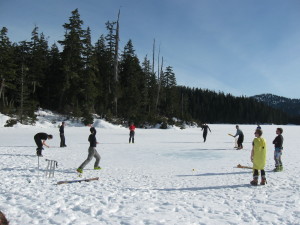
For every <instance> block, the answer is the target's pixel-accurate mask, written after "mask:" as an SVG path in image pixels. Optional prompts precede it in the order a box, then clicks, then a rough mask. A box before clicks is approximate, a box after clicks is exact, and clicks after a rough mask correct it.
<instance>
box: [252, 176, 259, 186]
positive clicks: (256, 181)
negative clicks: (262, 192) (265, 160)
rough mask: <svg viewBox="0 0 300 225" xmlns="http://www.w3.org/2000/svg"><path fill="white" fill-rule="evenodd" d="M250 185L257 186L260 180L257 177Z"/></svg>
mask: <svg viewBox="0 0 300 225" xmlns="http://www.w3.org/2000/svg"><path fill="white" fill-rule="evenodd" d="M250 184H251V185H252V186H257V184H258V178H257V177H253V180H252V181H251V182H250Z"/></svg>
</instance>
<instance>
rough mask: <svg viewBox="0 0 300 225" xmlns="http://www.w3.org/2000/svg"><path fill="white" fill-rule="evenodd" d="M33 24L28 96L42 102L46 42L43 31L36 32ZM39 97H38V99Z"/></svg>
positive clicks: (36, 28)
mask: <svg viewBox="0 0 300 225" xmlns="http://www.w3.org/2000/svg"><path fill="white" fill-rule="evenodd" d="M38 29H39V28H38V27H37V26H35V27H34V29H33V31H32V33H31V34H32V37H31V42H30V52H29V54H30V55H29V58H30V60H29V64H28V78H27V79H28V82H29V83H30V84H31V85H30V88H31V90H32V91H31V94H30V98H31V99H32V100H34V101H36V102H38V101H39V102H44V100H45V98H44V96H45V95H46V91H45V90H44V88H43V87H45V86H47V83H46V82H45V80H46V71H47V68H48V61H47V59H48V42H47V41H46V40H45V36H44V34H43V33H41V34H39V33H38ZM38 97H40V99H38Z"/></svg>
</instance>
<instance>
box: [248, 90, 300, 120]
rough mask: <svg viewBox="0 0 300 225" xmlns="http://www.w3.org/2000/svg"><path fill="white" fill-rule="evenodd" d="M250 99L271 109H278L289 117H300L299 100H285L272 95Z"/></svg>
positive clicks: (262, 95) (256, 96)
mask: <svg viewBox="0 0 300 225" xmlns="http://www.w3.org/2000/svg"><path fill="white" fill-rule="evenodd" d="M252 98H254V99H256V100H257V101H259V102H263V103H265V104H267V105H269V106H271V107H273V108H276V109H280V110H282V111H283V112H286V113H287V114H288V115H290V116H300V99H291V98H285V97H281V96H277V95H273V94H261V95H255V96H253V97H252Z"/></svg>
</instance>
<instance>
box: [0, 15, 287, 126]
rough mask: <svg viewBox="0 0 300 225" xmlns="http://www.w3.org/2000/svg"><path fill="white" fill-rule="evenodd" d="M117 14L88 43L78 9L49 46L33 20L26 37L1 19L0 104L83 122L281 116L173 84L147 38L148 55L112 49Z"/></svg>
mask: <svg viewBox="0 0 300 225" xmlns="http://www.w3.org/2000/svg"><path fill="white" fill-rule="evenodd" d="M119 15H120V12H119ZM119 15H118V18H117V20H116V21H112V22H111V21H108V22H106V24H105V25H106V29H107V33H106V34H102V35H101V36H100V37H99V39H98V40H97V42H96V43H92V40H91V30H90V28H89V27H87V28H86V29H84V28H83V21H82V20H81V18H80V14H79V11H78V9H75V10H74V11H72V13H71V16H70V17H69V21H68V22H66V23H65V24H63V27H64V29H65V34H64V38H63V40H59V41H58V42H57V43H55V44H53V45H52V46H49V44H48V41H47V38H46V36H45V34H44V33H39V28H38V27H37V26H35V27H34V28H33V31H32V33H31V39H30V40H29V41H27V40H24V41H21V42H18V43H12V42H11V41H10V39H9V37H8V29H7V28H6V27H3V28H2V29H1V32H0V85H1V86H0V111H1V112H2V113H4V114H8V115H13V116H15V118H16V120H17V121H20V122H21V123H34V122H35V120H36V115H35V113H34V112H35V111H36V110H37V109H38V108H39V107H42V108H46V109H50V110H53V111H57V112H60V113H64V114H67V115H69V116H70V117H74V118H83V119H82V120H83V122H84V123H85V124H88V123H92V122H93V116H92V115H93V114H97V115H99V116H100V117H102V118H106V119H108V120H110V121H115V122H124V121H125V122H129V121H134V122H135V123H136V124H139V125H145V124H150V125H151V124H156V123H163V124H167V123H168V124H173V123H175V121H177V120H180V121H186V122H191V121H198V122H208V123H287V122H289V117H288V116H287V115H286V114H284V113H283V112H281V111H279V110H275V109H273V108H270V107H268V106H266V105H264V104H262V103H259V102H257V101H256V100H254V99H250V98H246V97H234V96H232V95H229V94H227V95H225V94H224V93H216V92H214V91H209V90H205V89H198V88H189V87H183V86H179V85H177V83H176V77H175V73H174V71H173V68H172V66H169V65H168V66H165V65H164V59H163V57H161V56H160V51H158V55H157V56H156V55H155V50H156V49H155V42H154V43H153V52H152V60H151V59H149V58H148V56H145V57H144V58H143V59H142V60H141V61H140V59H139V58H138V56H137V55H136V53H135V49H134V46H133V43H132V41H131V40H128V42H127V43H126V45H125V47H124V48H123V49H122V51H119V38H120V37H119ZM58 45H60V47H59V46H58ZM60 49H61V50H60ZM155 58H156V59H157V60H155ZM173 118H176V120H174V119H173Z"/></svg>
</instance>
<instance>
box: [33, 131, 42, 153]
mask: <svg viewBox="0 0 300 225" xmlns="http://www.w3.org/2000/svg"><path fill="white" fill-rule="evenodd" d="M34 141H35V143H36V145H37V149H36V153H37V155H38V156H41V155H42V150H43V143H42V140H41V139H40V138H39V137H37V136H34Z"/></svg>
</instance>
